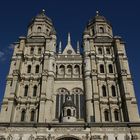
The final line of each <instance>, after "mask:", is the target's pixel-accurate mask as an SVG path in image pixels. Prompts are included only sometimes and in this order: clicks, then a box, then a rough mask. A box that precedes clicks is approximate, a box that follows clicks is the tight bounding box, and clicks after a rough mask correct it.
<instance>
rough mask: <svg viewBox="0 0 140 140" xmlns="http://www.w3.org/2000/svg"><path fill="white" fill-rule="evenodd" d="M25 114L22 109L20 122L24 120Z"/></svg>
mask: <svg viewBox="0 0 140 140" xmlns="http://www.w3.org/2000/svg"><path fill="white" fill-rule="evenodd" d="M25 115H26V111H25V110H22V112H21V122H23V121H25Z"/></svg>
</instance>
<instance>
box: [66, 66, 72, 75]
mask: <svg viewBox="0 0 140 140" xmlns="http://www.w3.org/2000/svg"><path fill="white" fill-rule="evenodd" d="M67 72H68V73H69V74H71V73H72V66H71V65H68V66H67Z"/></svg>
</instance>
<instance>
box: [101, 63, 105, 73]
mask: <svg viewBox="0 0 140 140" xmlns="http://www.w3.org/2000/svg"><path fill="white" fill-rule="evenodd" d="M104 72H105V71H104V65H100V73H104Z"/></svg>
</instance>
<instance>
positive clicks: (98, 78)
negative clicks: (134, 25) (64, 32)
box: [0, 10, 140, 140]
mask: <svg viewBox="0 0 140 140" xmlns="http://www.w3.org/2000/svg"><path fill="white" fill-rule="evenodd" d="M57 46H58V49H57ZM80 47H82V48H83V52H82V53H81V51H80V50H81V48H80ZM6 139H7V140H140V118H139V112H138V106H137V102H136V97H135V93H134V88H133V81H132V77H131V73H130V70H129V64H128V58H127V55H126V51H125V43H124V41H123V40H122V38H121V37H119V36H113V31H112V26H111V24H110V22H109V21H108V20H107V19H106V18H105V17H103V16H101V15H99V13H98V12H97V13H96V16H95V17H94V18H93V19H91V20H90V21H89V22H88V24H87V25H86V27H85V30H84V32H83V38H82V43H81V45H80V43H79V42H77V48H76V49H74V48H73V47H72V44H71V36H70V33H69V34H68V40H67V45H66V47H65V49H64V50H62V45H61V42H60V43H59V45H57V36H56V31H55V28H54V26H53V23H52V20H51V19H50V18H48V17H47V16H46V15H45V11H44V10H43V11H42V12H41V13H40V14H38V15H37V16H36V17H35V18H33V20H32V21H31V23H30V24H29V26H28V33H27V36H26V37H20V38H19V42H16V43H15V47H14V53H13V56H12V59H11V66H10V70H9V74H8V76H7V83H6V89H5V94H4V99H3V102H2V105H1V113H0V140H6Z"/></svg>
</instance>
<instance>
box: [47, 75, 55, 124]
mask: <svg viewBox="0 0 140 140" xmlns="http://www.w3.org/2000/svg"><path fill="white" fill-rule="evenodd" d="M53 86H54V77H53V76H49V77H48V79H47V87H46V88H47V89H46V90H47V91H46V98H47V99H46V105H45V121H46V122H51V120H52V114H51V112H52V110H51V109H52V103H53V100H52V93H53Z"/></svg>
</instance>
